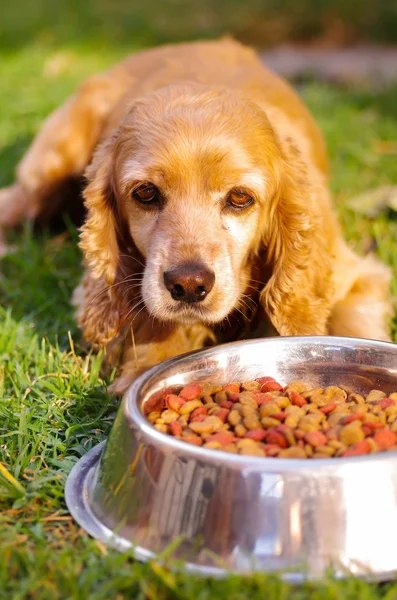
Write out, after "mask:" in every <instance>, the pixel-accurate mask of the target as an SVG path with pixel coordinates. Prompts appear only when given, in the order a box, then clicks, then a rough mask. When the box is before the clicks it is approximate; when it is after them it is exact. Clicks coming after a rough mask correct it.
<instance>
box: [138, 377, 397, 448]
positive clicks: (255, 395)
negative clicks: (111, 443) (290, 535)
mask: <svg viewBox="0 0 397 600" xmlns="http://www.w3.org/2000/svg"><path fill="white" fill-rule="evenodd" d="M146 416H147V418H148V419H149V421H150V422H151V423H152V424H153V425H154V427H156V429H158V430H159V431H162V432H164V433H167V434H169V435H172V436H175V437H176V438H178V439H180V440H183V441H185V442H187V443H189V444H195V445H197V446H202V447H203V448H212V449H219V450H223V451H226V452H235V453H238V454H250V455H255V456H267V457H279V458H330V457H341V456H359V455H361V454H372V453H375V452H383V451H386V450H397V393H393V394H390V395H389V396H386V394H385V393H384V392H382V391H380V390H372V391H370V392H369V394H367V396H366V397H364V396H362V395H360V394H357V393H355V392H353V391H351V390H347V389H343V388H341V387H337V386H329V387H326V388H315V389H310V388H308V387H307V386H306V385H305V384H304V383H302V382H301V381H293V382H291V383H289V384H288V385H287V386H282V385H280V384H279V383H277V381H275V380H274V379H273V378H272V377H261V378H259V379H256V380H255V381H246V382H245V383H237V382H235V383H229V384H228V385H225V386H223V387H222V386H215V385H212V384H208V383H201V384H195V383H191V384H189V385H186V386H185V387H184V388H182V389H180V390H179V391H178V392H176V391H175V390H174V392H173V393H167V392H164V393H162V394H160V395H159V396H158V398H157V401H156V404H155V405H152V406H151V408H150V409H149V412H148V413H147V415H146Z"/></svg>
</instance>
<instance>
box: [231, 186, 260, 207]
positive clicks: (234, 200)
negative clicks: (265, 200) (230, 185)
mask: <svg viewBox="0 0 397 600" xmlns="http://www.w3.org/2000/svg"><path fill="white" fill-rule="evenodd" d="M253 202H254V199H253V197H252V196H250V195H249V194H247V193H246V192H243V191H242V190H232V191H231V192H229V195H228V197H227V200H226V204H227V206H231V207H232V208H237V209H242V208H247V207H248V206H251V204H252V203H253Z"/></svg>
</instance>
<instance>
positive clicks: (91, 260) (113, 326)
mask: <svg viewBox="0 0 397 600" xmlns="http://www.w3.org/2000/svg"><path fill="white" fill-rule="evenodd" d="M116 136H117V134H114V135H113V137H111V138H109V139H107V140H106V141H105V142H104V143H103V144H102V145H101V146H99V148H98V150H97V151H96V153H95V155H94V158H93V160H92V163H91V165H90V166H89V167H88V169H87V171H86V177H87V179H88V185H87V187H86V189H85V191H84V193H83V196H84V200H85V206H86V208H87V212H88V214H87V218H86V222H85V224H84V226H83V227H82V229H81V235H80V248H81V249H82V250H83V253H84V259H85V263H86V264H87V267H88V269H87V272H86V274H85V276H84V279H83V281H82V283H81V284H80V286H79V287H78V288H77V289H76V291H75V293H74V298H73V302H74V304H75V306H77V307H78V310H77V314H76V317H77V321H78V324H79V326H80V328H81V329H82V331H83V335H84V337H85V339H86V340H87V341H88V342H89V343H91V344H93V345H95V346H105V345H106V344H108V343H109V342H110V341H111V340H112V339H114V338H116V337H117V336H118V335H119V334H120V333H121V330H122V328H123V326H124V325H125V319H126V316H127V315H128V314H129V304H128V300H129V299H128V289H127V290H126V289H125V288H124V287H123V286H124V283H123V282H124V279H125V276H126V274H131V275H132V274H133V272H134V269H135V268H136V266H135V265H136V262H133V261H135V259H134V257H133V255H134V252H135V251H136V249H135V246H134V244H133V242H132V241H131V239H130V238H129V237H128V242H129V243H128V242H127V236H126V231H125V230H124V228H125V227H126V224H125V219H124V220H123V218H122V216H121V215H120V214H119V210H120V209H119V207H118V205H117V201H116V198H115V195H114V188H113V185H112V177H113V174H112V160H113V147H114V143H115V139H116ZM124 244H128V245H124ZM120 249H122V250H123V252H126V254H123V255H122V257H120ZM127 261H129V262H128V263H127ZM127 266H128V270H127V268H126V267H127ZM115 282H116V285H114V284H115ZM132 299H133V298H132Z"/></svg>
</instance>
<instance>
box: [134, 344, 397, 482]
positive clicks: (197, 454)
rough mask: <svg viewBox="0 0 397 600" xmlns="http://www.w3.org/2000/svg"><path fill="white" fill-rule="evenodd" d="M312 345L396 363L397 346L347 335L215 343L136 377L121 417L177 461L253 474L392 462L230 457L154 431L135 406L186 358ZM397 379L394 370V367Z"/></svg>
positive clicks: (384, 455)
mask: <svg viewBox="0 0 397 600" xmlns="http://www.w3.org/2000/svg"><path fill="white" fill-rule="evenodd" d="M302 341H304V342H306V343H309V342H310V343H312V344H313V345H315V346H326V345H330V344H332V345H339V346H340V345H341V346H348V345H351V344H352V343H354V345H355V347H357V346H361V347H367V346H368V345H370V346H372V347H373V348H374V349H379V350H382V349H383V350H392V351H393V352H395V353H396V363H397V344H395V343H393V342H384V341H381V340H370V339H366V338H355V337H347V336H284V337H271V338H255V339H249V340H239V341H235V342H229V343H226V344H219V345H216V346H211V347H210V348H205V349H200V350H194V351H192V352H188V353H185V354H179V355H178V356H175V357H173V358H170V359H168V360H165V361H163V362H161V363H159V364H157V365H155V366H154V367H152V368H151V369H149V370H147V371H145V373H143V374H142V375H140V376H139V377H138V378H137V379H136V380H135V381H134V382H133V383H132V384H131V386H130V387H129V388H128V389H127V391H126V392H125V394H124V397H123V403H122V410H123V415H124V418H125V419H126V421H127V423H128V424H129V425H131V424H134V425H135V426H137V427H138V429H139V430H140V431H141V432H142V433H143V434H144V435H145V436H146V439H148V440H149V442H150V443H152V444H153V445H154V446H155V447H156V448H158V449H162V448H164V449H166V450H168V451H169V450H173V451H175V452H178V455H179V456H181V458H186V459H188V458H195V459H196V460H201V461H206V462H208V463H217V464H219V463H220V462H222V463H223V464H224V465H225V466H228V467H234V468H238V467H239V466H240V467H243V466H244V467H245V468H247V467H252V470H255V471H266V472H268V473H279V472H286V471H304V470H318V469H328V470H332V469H333V468H335V469H339V470H340V468H341V467H348V466H350V465H354V464H364V463H365V464H368V463H369V462H377V461H379V462H382V464H384V463H385V462H389V461H388V460H387V459H390V461H393V460H394V458H395V456H396V455H397V450H396V451H388V452H379V453H376V454H369V455H368V454H366V455H362V456H349V457H345V458H322V459H318V460H309V459H307V458H277V457H269V456H264V457H262V456H252V455H242V454H234V453H231V452H224V451H222V450H221V449H219V450H218V449H216V450H215V449H212V448H202V447H201V446H195V445H193V444H189V443H187V442H183V441H181V440H178V439H177V438H175V437H173V436H170V435H167V434H166V433H163V432H161V431H158V430H157V429H155V427H154V426H153V425H152V424H151V423H150V422H149V421H148V420H147V419H146V417H145V416H144V415H143V414H142V412H141V410H140V408H139V407H138V404H139V400H140V397H141V391H142V388H143V386H144V385H145V384H146V383H148V382H149V381H150V379H151V378H152V377H153V376H154V375H156V376H161V374H162V373H164V372H166V371H167V370H168V368H169V367H171V366H173V365H176V364H178V363H179V362H183V361H184V360H186V359H187V358H189V357H191V356H195V355H201V356H204V357H205V356H206V355H213V354H214V353H216V354H220V353H222V352H223V350H224V349H225V348H230V347H236V346H239V345H247V344H249V345H255V344H258V343H266V342H269V343H273V344H274V343H276V344H277V343H285V342H287V343H288V342H289V343H292V344H293V345H298V344H299V343H302ZM396 377H397V367H396Z"/></svg>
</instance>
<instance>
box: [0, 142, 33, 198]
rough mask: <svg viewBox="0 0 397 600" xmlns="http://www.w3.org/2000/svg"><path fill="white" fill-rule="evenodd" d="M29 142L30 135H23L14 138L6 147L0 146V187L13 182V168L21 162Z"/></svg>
mask: <svg viewBox="0 0 397 600" xmlns="http://www.w3.org/2000/svg"><path fill="white" fill-rule="evenodd" d="M31 141H32V136H31V135H24V136H20V137H18V138H16V139H15V141H14V142H13V143H12V144H9V145H8V146H5V147H1V146H0V165H1V169H0V187H4V186H6V185H10V184H11V183H12V182H13V179H14V171H15V166H16V165H17V164H18V162H19V161H20V160H21V158H22V156H23V155H24V153H25V152H26V149H27V148H28V146H29V144H30V143H31Z"/></svg>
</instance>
